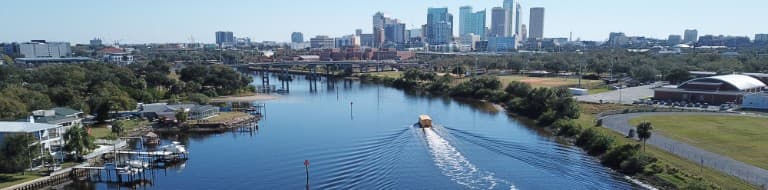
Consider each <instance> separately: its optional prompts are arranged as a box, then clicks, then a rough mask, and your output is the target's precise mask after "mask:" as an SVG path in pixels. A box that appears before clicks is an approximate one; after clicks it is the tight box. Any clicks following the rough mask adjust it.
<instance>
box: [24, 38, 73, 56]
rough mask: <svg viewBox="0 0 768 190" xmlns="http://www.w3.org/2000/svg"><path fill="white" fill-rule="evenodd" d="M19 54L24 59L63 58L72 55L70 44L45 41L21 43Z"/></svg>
mask: <svg viewBox="0 0 768 190" xmlns="http://www.w3.org/2000/svg"><path fill="white" fill-rule="evenodd" d="M19 52H20V53H21V55H22V56H24V58H62V57H70V56H71V55H72V49H71V47H70V45H69V42H46V41H45V40H32V42H26V43H21V44H19Z"/></svg>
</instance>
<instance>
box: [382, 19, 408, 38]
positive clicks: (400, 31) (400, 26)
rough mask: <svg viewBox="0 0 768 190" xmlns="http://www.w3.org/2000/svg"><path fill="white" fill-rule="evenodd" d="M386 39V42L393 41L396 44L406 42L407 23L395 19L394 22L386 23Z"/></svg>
mask: <svg viewBox="0 0 768 190" xmlns="http://www.w3.org/2000/svg"><path fill="white" fill-rule="evenodd" d="M384 39H385V44H386V42H392V43H395V44H403V43H405V24H404V23H400V21H398V20H393V21H392V23H388V24H385V25H384Z"/></svg>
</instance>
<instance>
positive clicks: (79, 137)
mask: <svg viewBox="0 0 768 190" xmlns="http://www.w3.org/2000/svg"><path fill="white" fill-rule="evenodd" d="M64 141H66V142H65V144H64V149H65V150H67V151H70V152H72V151H74V152H75V156H76V159H78V160H79V159H80V157H81V156H82V154H83V153H85V152H87V151H90V150H92V149H94V148H96V144H94V143H93V141H94V138H93V136H91V135H90V134H88V131H87V130H86V129H85V128H84V127H81V126H79V125H77V126H72V128H70V129H69V130H67V132H66V133H64Z"/></svg>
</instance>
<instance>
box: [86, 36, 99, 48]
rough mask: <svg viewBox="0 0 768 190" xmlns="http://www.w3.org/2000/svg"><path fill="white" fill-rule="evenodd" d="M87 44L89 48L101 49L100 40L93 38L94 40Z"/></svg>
mask: <svg viewBox="0 0 768 190" xmlns="http://www.w3.org/2000/svg"><path fill="white" fill-rule="evenodd" d="M88 44H89V46H90V47H91V48H98V47H101V46H102V43H101V38H94V39H92V40H91V41H90V42H89V43H88Z"/></svg>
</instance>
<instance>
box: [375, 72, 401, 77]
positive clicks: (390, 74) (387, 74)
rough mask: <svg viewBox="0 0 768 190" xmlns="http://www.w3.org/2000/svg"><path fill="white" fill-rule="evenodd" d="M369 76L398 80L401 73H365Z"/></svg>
mask: <svg viewBox="0 0 768 190" xmlns="http://www.w3.org/2000/svg"><path fill="white" fill-rule="evenodd" d="M367 74H370V75H371V76H378V77H389V78H400V75H402V74H403V72H402V71H385V72H371V73H367Z"/></svg>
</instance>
